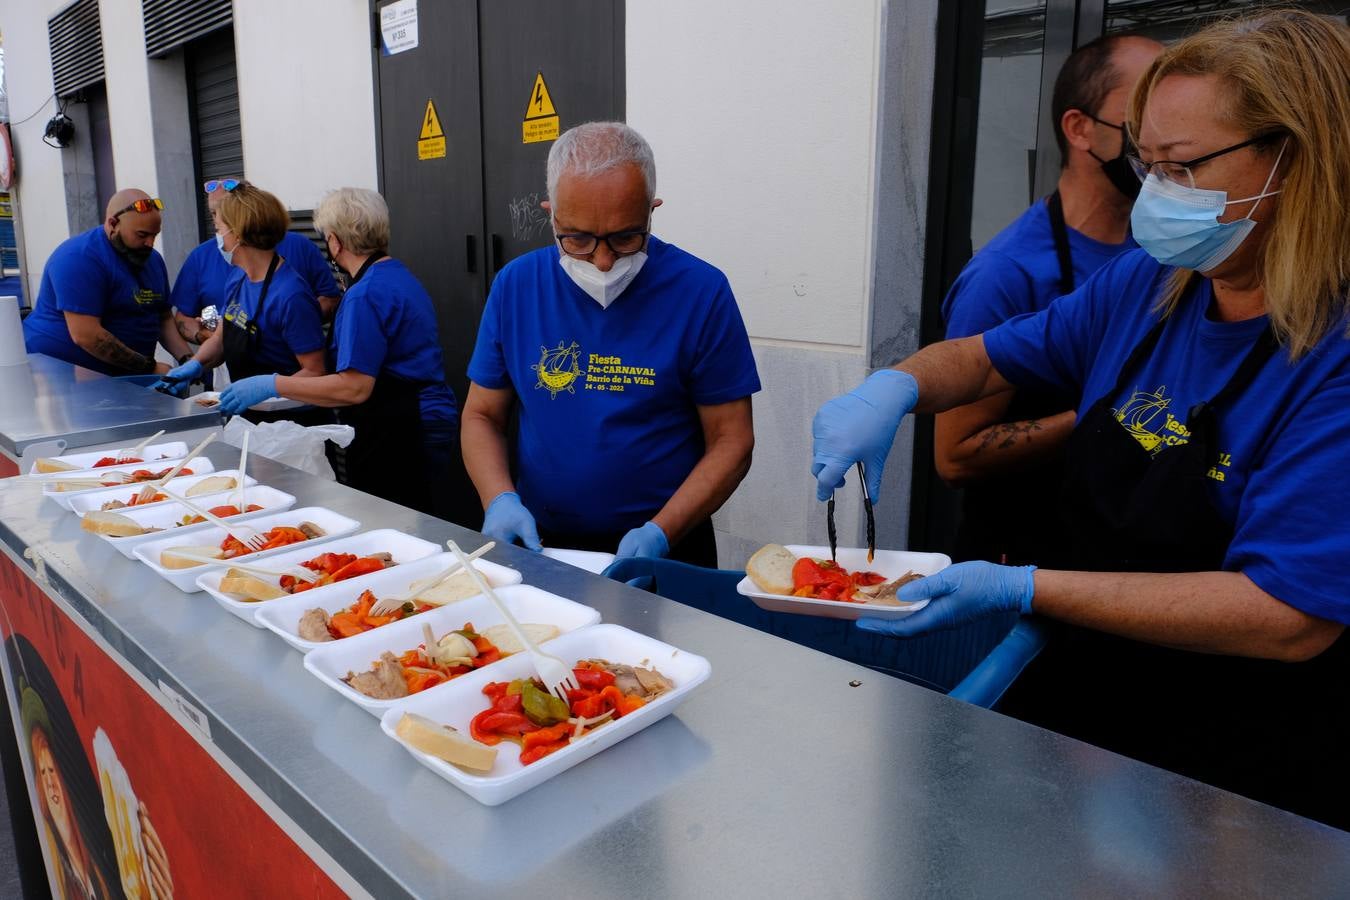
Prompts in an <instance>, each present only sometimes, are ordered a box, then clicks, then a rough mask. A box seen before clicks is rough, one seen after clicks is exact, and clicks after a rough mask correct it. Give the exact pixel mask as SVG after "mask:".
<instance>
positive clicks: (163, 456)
mask: <svg viewBox="0 0 1350 900" xmlns="http://www.w3.org/2000/svg"><path fill="white" fill-rule="evenodd" d="M139 443H140V441H130V440H129V441H127V442H126V443H125V444H118V445H117V446H116V447H106V448H104V449H103V450H82V451H80V452H79V453H67V454H65V455H64V456H51V457H48V459H55V460H59V461H61V462H63V463H70V464H71V465H72V466H75V468H76V469H88V470H89V471H87V472H84V473H83V474H85V475H88V474H90V472H102V471H105V470H107V469H111V468H114V467H113V466H105V467H104V468H102V469H94V468H92V466H93V465H94V463H96V462H98V461H99V460H100V459H102V458H103V457H105V456H112V455H113V454H114V453H116V452H117V451H118V450H130V449H131V448H132V447H134V446H136V445H137V444H139ZM187 452H188V445H187V443H186V442H184V441H169V442H167V443H164V444H150V445H148V446H147V447H146V448H145V449H144V450H142V451H141V452H140V453H137V454H136V456H137V457H139V458H140V459H142V460H144V462H140V463H136V465H137V466H139V467H141V468H145V469H148V468H150V467H151V466H152V465H153V464H155V463H159V462H166V461H167V462H172V461H173V460H179V459H182V458H183V457H185V456H187ZM33 463H34V465H36V464H37V460H34V461H33ZM24 474H26V475H28V476H29V477H31V478H43V479H46V478H60V477H62V476H70V475H73V474H75V472H74V470H71V471H66V472H33V471H31V470H30V471H29V472H26V473H24Z"/></svg>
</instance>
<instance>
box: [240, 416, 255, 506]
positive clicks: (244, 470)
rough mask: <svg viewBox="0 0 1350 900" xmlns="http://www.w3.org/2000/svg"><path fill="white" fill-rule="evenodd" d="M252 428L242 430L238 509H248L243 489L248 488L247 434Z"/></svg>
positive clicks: (250, 432)
mask: <svg viewBox="0 0 1350 900" xmlns="http://www.w3.org/2000/svg"><path fill="white" fill-rule="evenodd" d="M252 433H253V429H249V430H248V431H245V432H244V446H243V447H242V448H240V450H239V504H238V505H239V511H240V512H241V513H242V512H247V511H248V501H247V499H246V496H245V494H244V491H245V490H246V489H247V488H248V436H249V435H250V434H252Z"/></svg>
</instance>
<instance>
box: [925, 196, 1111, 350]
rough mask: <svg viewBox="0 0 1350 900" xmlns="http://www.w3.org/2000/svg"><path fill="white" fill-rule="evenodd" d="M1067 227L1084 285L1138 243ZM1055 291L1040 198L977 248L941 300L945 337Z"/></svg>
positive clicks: (1055, 267)
mask: <svg viewBox="0 0 1350 900" xmlns="http://www.w3.org/2000/svg"><path fill="white" fill-rule="evenodd" d="M1066 231H1067V233H1068V236H1069V251H1070V255H1071V256H1072V257H1073V277H1074V284H1075V285H1081V284H1083V282H1085V281H1087V280H1088V278H1089V277H1091V275H1092V273H1093V272H1096V271H1097V270H1098V269H1100V268H1101V267H1102V266H1104V265H1106V264H1107V263H1108V262H1110V261H1111V260H1113V259H1115V258H1116V256H1118V255H1119V254H1121V253H1124V252H1125V251H1126V250H1133V249H1135V248H1136V247H1138V244H1136V243H1135V242H1134V239H1133V238H1126V239H1125V241H1124V242H1123V243H1120V244H1103V243H1102V242H1101V241H1097V240H1093V239H1092V238H1090V237H1088V236H1087V235H1085V234H1083V233H1082V232H1080V231H1076V230H1075V229H1073V228H1069V229H1066ZM1058 296H1059V257H1058V256H1057V255H1056V254H1055V236H1054V232H1053V231H1052V230H1051V228H1050V211H1049V208H1048V207H1047V205H1046V202H1045V201H1040V202H1038V203H1034V204H1032V205H1031V207H1030V208H1028V209H1027V211H1026V212H1024V213H1022V215H1020V216H1018V217H1017V219H1016V220H1015V221H1014V222H1013V223H1012V224H1011V225H1009V226H1008V227H1007V228H1005V229H1003V230H1002V231H1000V232H999V233H998V234H996V235H995V236H994V238H993V239H992V240H991V241H989V243H987V244H985V245H984V246H983V247H981V248H980V250H979V252H977V253H976V254H975V255H974V256H973V257H971V259H970V262H968V263H966V267H965V268H964V269H962V270H961V274H960V275H958V276H957V278H956V282H955V283H954V284H953V285H952V289H951V290H950V291H948V292H947V296H946V298H945V299H944V300H943V301H942V318H943V319H944V320H945V321H946V323H947V337H948V338H949V339H951V338H962V337H970V336H971V335H972V334H980V333H982V332H985V331H988V330H989V329H990V328H993V327H994V326H995V325H1001V324H1002V323H1004V322H1006V321H1008V320H1009V319H1011V318H1012V317H1013V316H1020V315H1022V314H1023V313H1030V312H1040V311H1041V310H1043V309H1045V307H1046V306H1048V305H1049V304H1050V301H1051V300H1053V299H1055V298H1056V297H1058Z"/></svg>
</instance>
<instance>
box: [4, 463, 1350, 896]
mask: <svg viewBox="0 0 1350 900" xmlns="http://www.w3.org/2000/svg"><path fill="white" fill-rule="evenodd" d="M209 455H211V456H212V458H213V459H214V460H215V462H216V463H217V465H218V466H225V465H228V464H230V463H232V462H233V461H234V454H233V452H232V451H231V450H230V449H229V448H219V447H213V448H211V450H210V451H209ZM254 474H256V475H257V477H258V478H259V479H260V480H261V481H262V482H263V483H266V484H270V485H273V486H275V487H277V488H280V489H282V490H285V491H288V492H290V493H293V494H295V495H296V496H297V497H298V498H299V502H300V504H301V505H310V504H318V505H324V506H329V507H332V508H334V509H336V510H339V511H341V512H344V513H346V514H348V515H351V516H354V517H355V518H358V519H360V520H361V522H362V525H363V528H365V529H371V528H379V527H392V528H398V529H401V530H403V531H406V532H408V533H411V534H417V535H420V536H422V537H425V538H428V539H431V540H435V541H442V540H444V539H445V538H448V537H454V538H456V539H460V540H468V541H470V542H472V541H473V537H472V536H471V535H470V534H469V533H468V532H466V531H464V530H463V529H461V528H458V527H456V526H453V525H449V524H446V523H443V522H438V521H436V520H433V519H429V518H427V517H425V516H422V515H420V514H417V513H414V512H411V511H409V510H406V509H403V508H402V507H397V506H394V505H392V504H389V503H386V502H384V501H381V500H376V499H373V498H371V497H368V496H366V495H363V494H359V493H357V492H354V491H352V490H350V489H348V488H345V487H342V486H340V485H336V484H333V483H331V482H325V481H322V480H320V479H317V478H314V477H312V476H308V475H304V474H302V473H300V472H298V471H296V470H294V469H289V468H286V467H283V466H280V465H277V464H274V463H270V462H268V461H266V460H261V459H260V460H258V461H257V467H256V471H255V473H254ZM0 542H3V543H4V544H5V545H6V546H7V547H8V548H9V549H10V550H11V551H12V552H13V553H14V554H15V555H19V554H21V553H22V552H23V550H24V549H25V548H27V547H30V546H31V547H34V548H36V549H37V550H38V551H40V553H41V555H42V556H43V557H44V558H45V560H46V561H47V565H46V572H47V576H48V578H49V579H51V583H52V589H53V590H54V591H56V592H57V593H59V595H60V596H62V597H63V598H64V599H65V600H66V601H67V602H68V603H69V604H70V605H71V606H72V607H73V608H74V610H75V611H76V613H77V614H79V615H81V616H83V617H84V618H85V619H87V620H88V621H89V622H90V623H91V624H92V626H93V628H94V629H95V630H96V631H97V632H99V633H100V634H101V635H102V636H103V638H104V639H105V640H106V641H107V642H108V644H109V645H110V646H111V647H112V648H113V649H114V650H115V651H116V652H118V653H120V654H122V655H123V656H124V657H125V658H126V659H127V660H128V661H129V662H130V664H131V665H132V666H133V667H134V668H136V669H138V670H140V671H141V672H142V673H144V675H145V676H146V678H147V679H148V680H149V682H150V683H151V684H154V683H155V682H157V681H159V680H163V681H165V682H167V683H168V684H169V685H170V686H172V687H173V688H174V689H176V690H177V691H178V692H179V693H181V694H182V695H183V696H185V697H186V698H187V699H188V700H190V701H191V702H192V703H193V704H195V705H196V706H197V707H199V708H200V709H202V710H204V711H205V712H206V713H207V715H208V717H209V719H210V731H211V735H212V738H213V740H214V742H215V744H216V746H217V747H218V748H219V749H220V750H221V751H222V752H223V753H224V754H225V755H227V756H228V757H229V758H230V759H231V760H232V761H233V762H234V763H235V764H236V765H237V766H238V768H239V769H240V770H242V772H243V773H244V774H245V775H247V776H248V778H250V779H251V780H252V781H253V782H255V783H256V784H257V785H258V787H259V788H260V789H261V790H262V791H263V792H264V793H265V794H267V795H268V796H269V797H270V798H272V800H274V801H275V803H276V804H277V805H278V806H279V807H280V808H281V809H282V810H283V811H284V812H285V813H286V814H287V815H288V816H290V817H291V818H292V819H293V820H294V821H295V822H296V823H297V824H298V825H299V826H300V827H301V828H302V829H303V830H304V831H305V832H306V833H307V834H308V835H309V836H310V837H311V838H312V839H313V840H314V841H315V842H317V844H318V845H319V846H320V847H322V848H323V849H324V850H326V851H327V853H328V854H330V855H331V856H332V858H334V859H336V860H340V861H342V862H343V863H344V865H346V867H347V871H348V872H349V874H350V875H351V876H353V877H354V878H355V879H356V880H357V881H358V882H359V883H360V885H361V886H362V887H363V888H364V889H365V890H366V891H368V892H369V893H370V894H372V895H374V896H376V897H380V898H386V897H396V896H405V895H413V896H418V897H444V896H451V895H456V896H460V895H464V896H474V897H497V896H501V897H522V896H535V897H538V896H545V895H546V894H547V895H556V896H595V897H613V896H662V897H688V898H706V897H727V896H731V897H759V896H771V895H776V896H792V897H797V896H819V897H849V898H854V897H903V896H917V895H923V896H953V897H967V896H989V895H998V896H1044V895H1061V896H1062V895H1078V896H1082V895H1108V896H1138V895H1144V894H1147V895H1161V896H1210V895H1216V894H1218V895H1234V894H1244V895H1247V894H1258V895H1259V894H1275V893H1278V894H1280V895H1281V896H1285V897H1291V896H1329V895H1334V894H1339V893H1341V892H1343V891H1344V890H1345V885H1346V884H1347V883H1350V834H1347V833H1345V832H1341V831H1337V830H1335V829H1331V828H1328V827H1325V826H1322V825H1319V824H1316V823H1313V822H1310V821H1308V820H1305V819H1301V818H1299V817H1296V816H1293V815H1290V814H1287V813H1284V812H1280V811H1278V810H1275V809H1272V808H1269V807H1266V806H1262V805H1259V804H1257V803H1253V802H1251V801H1248V800H1245V799H1242V798H1240V797H1236V796H1233V795H1231V794H1227V793H1225V792H1222V791H1219V790H1216V789H1213V788H1210V787H1207V786H1204V785H1201V784H1198V783H1196V782H1193V781H1189V780H1187V779H1184V778H1180V777H1178V776H1175V775H1172V774H1170V773H1167V772H1164V771H1161V770H1158V769H1153V768H1150V767H1148V766H1144V765H1141V764H1139V763H1135V762H1132V761H1129V760H1126V759H1123V758H1121V757H1118V756H1115V755H1112V754H1110V753H1106V752H1103V751H1101V750H1097V749H1095V748H1092V747H1089V746H1086V745H1084V744H1081V743H1078V742H1076V741H1073V740H1069V739H1066V738H1063V737H1061V736H1058V735H1055V734H1052V733H1050V732H1046V731H1042V730H1040V729H1037V728H1034V727H1031V726H1028V725H1024V724H1022V723H1020V722H1016V721H1014V720H1011V719H1008V718H1005V717H1003V716H1000V715H998V714H996V713H993V712H989V711H986V710H983V709H978V708H975V707H971V706H968V705H965V704H963V703H961V702H958V701H955V700H951V699H949V698H947V697H943V696H940V695H938V694H934V693H931V692H929V691H926V690H924V689H922V688H918V687H914V686H912V685H909V684H906V683H904V682H901V681H897V680H894V679H891V678H888V677H886V676H882V675H878V674H875V673H872V672H870V671H867V670H861V669H859V668H857V667H855V666H852V665H849V664H846V663H843V662H841V661H839V660H836V659H834V658H832V657H829V656H825V655H822V654H819V653H815V652H813V651H809V650H805V649H802V648H800V647H797V646H796V645H793V644H789V643H786V642H784V641H781V640H779V639H777V638H773V637H770V636H767V635H764V634H760V633H758V632H755V631H752V630H750V629H747V628H743V627H741V626H738V625H734V624H732V623H729V622H727V621H725V620H722V619H719V618H716V617H714V616H710V615H707V614H704V613H701V612H698V611H695V610H692V609H690V608H688V607H685V606H682V605H680V604H678V603H674V602H671V601H667V600H664V599H662V598H659V597H655V596H652V595H649V594H644V593H642V592H639V591H635V590H632V589H630V588H627V587H625V586H623V585H619V584H616V583H614V582H609V581H606V580H604V579H601V578H598V577H596V576H592V575H588V574H586V573H584V572H581V571H580V570H576V569H572V568H569V567H567V566H565V565H563V564H561V563H557V562H554V561H552V560H548V559H545V558H542V557H540V556H537V555H534V554H531V553H528V552H526V551H523V550H520V549H518V548H513V547H508V548H498V549H497V550H495V551H493V552H492V553H491V554H490V557H489V558H491V559H494V560H495V561H497V562H500V563H503V564H506V565H511V566H514V567H516V568H518V569H519V570H520V571H521V572H522V574H523V575H524V578H525V581H526V582H527V583H529V584H534V585H538V586H540V587H543V588H545V589H547V590H550V591H554V592H556V593H558V594H561V595H563V596H566V597H570V598H572V599H574V600H577V601H580V602H582V603H585V604H588V605H590V606H593V607H595V608H596V609H598V610H600V612H601V613H602V615H603V617H604V619H605V621H608V622H616V623H618V624H621V625H626V626H628V627H630V628H634V629H636V630H638V631H641V632H644V633H646V634H650V635H653V636H654V637H657V638H660V639H661V640H664V641H667V642H669V643H672V644H674V645H676V646H679V647H683V648H687V649H688V650H690V651H693V652H697V653H699V654H702V655H704V656H706V657H707V658H708V659H709V660H711V662H712V665H713V675H712V678H711V679H710V680H709V681H708V682H707V683H706V684H705V685H703V686H702V687H701V688H700V689H699V690H697V691H696V692H695V693H694V694H693V695H692V696H691V698H690V699H689V701H688V702H687V703H686V704H685V705H684V706H683V707H681V708H680V710H679V711H677V712H676V714H675V715H674V716H672V717H670V718H668V719H666V720H664V721H662V722H660V723H658V724H656V725H654V726H653V727H651V728H649V729H647V730H645V731H643V732H641V733H640V734H638V735H636V736H634V737H633V738H630V739H629V740H626V741H624V742H622V743H620V744H618V745H617V746H615V747H612V748H610V749H609V750H606V751H605V752H603V753H601V754H600V755H598V756H596V757H595V758H593V759H591V760H589V761H587V762H585V763H582V764H581V765H580V766H578V767H577V768H575V769H572V770H571V771H569V772H566V773H563V774H562V775H560V776H559V777H557V778H555V779H553V780H552V781H550V782H548V783H546V784H544V785H542V786H540V787H538V788H536V789H534V790H532V791H530V792H528V793H526V794H524V795H522V796H521V797H519V798H517V799H515V800H513V801H510V802H508V803H506V804H505V805H503V806H500V807H496V808H488V807H484V806H480V805H479V804H477V803H476V802H474V801H473V800H471V799H470V798H469V797H467V796H466V795H464V794H461V793H460V792H459V791H457V790H456V789H455V788H453V787H452V786H451V785H449V784H448V783H446V782H444V781H442V780H441V779H439V778H438V777H436V776H435V775H434V774H432V773H431V772H430V771H428V770H426V769H424V768H423V767H421V766H419V765H417V764H416V763H415V762H413V760H412V759H411V758H410V757H409V756H408V755H407V754H406V753H405V752H404V750H403V749H402V748H401V747H399V746H397V745H396V744H394V743H393V742H391V741H389V740H387V739H385V738H384V736H383V735H382V734H381V733H380V730H379V725H378V722H377V721H376V719H374V718H373V717H372V716H370V715H369V714H367V713H365V712H363V711H362V710H360V709H358V708H357V707H356V706H355V705H354V704H352V703H350V702H348V701H346V700H344V699H342V698H341V697H339V696H338V695H337V694H336V693H335V692H333V691H331V690H329V689H328V688H326V687H324V686H323V685H322V684H320V683H319V682H318V681H317V680H316V679H314V678H313V677H312V676H310V675H309V674H308V673H306V671H305V670H304V668H303V666H302V664H301V656H300V654H298V653H296V652H295V651H293V650H291V649H290V648H288V647H287V646H286V645H285V644H284V643H283V642H282V641H280V640H279V639H278V638H276V637H275V636H273V635H272V634H271V632H268V631H262V630H258V629H255V628H252V627H250V626H249V625H247V624H245V623H243V622H241V621H239V620H238V619H236V618H234V617H233V616H231V615H229V614H228V613H226V612H225V611H224V610H222V609H220V608H219V607H218V606H217V605H216V604H215V603H214V602H213V601H212V600H211V599H210V598H209V597H208V596H207V595H205V594H196V595H192V596H185V595H183V594H181V593H179V592H177V591H175V590H174V589H173V588H172V587H170V586H169V585H168V584H167V583H165V582H163V581H161V580H160V579H159V578H158V577H156V576H155V575H154V574H153V573H151V572H149V571H148V570H147V569H145V568H144V567H142V566H140V565H139V564H137V563H133V562H130V561H128V560H126V559H123V558H122V557H121V556H120V555H118V553H117V552H116V551H115V550H114V549H113V548H112V547H109V546H108V545H107V544H106V543H104V542H102V541H100V540H98V539H97V538H96V537H94V536H92V535H89V534H85V533H83V532H82V531H81V530H80V527H79V523H78V522H77V520H76V519H75V517H74V516H72V515H70V514H69V513H65V512H63V511H62V510H60V509H58V508H57V507H56V505H55V504H52V503H44V502H41V501H40V500H39V499H38V496H37V491H36V489H35V488H34V486H32V485H25V484H22V483H12V484H11V485H10V486H8V487H5V488H0ZM855 681H857V682H860V683H859V684H857V685H856V686H853V683H854V682H855ZM428 810H432V811H434V820H435V821H437V822H439V823H441V825H440V828H439V829H438V830H437V831H436V833H435V834H429V833H428V829H427V828H426V827H425V823H426V822H428V821H429V816H428ZM411 823H419V824H416V825H414V824H411Z"/></svg>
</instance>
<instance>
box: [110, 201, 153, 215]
mask: <svg viewBox="0 0 1350 900" xmlns="http://www.w3.org/2000/svg"><path fill="white" fill-rule="evenodd" d="M163 208H164V201H163V200H161V199H159V198H158V197H152V198H150V199H149V200H137V201H136V202H135V203H133V204H131V205H130V206H128V207H126V208H125V209H119V210H118V211H117V212H115V213H113V216H114V218H115V217H117V216H120V215H122V213H129V212H138V213H148V212H153V211H154V210H157V209H163Z"/></svg>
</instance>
